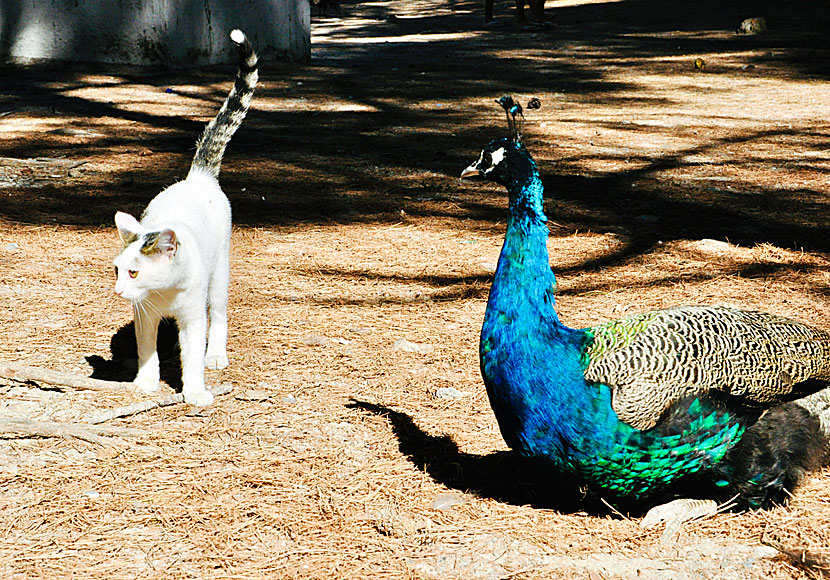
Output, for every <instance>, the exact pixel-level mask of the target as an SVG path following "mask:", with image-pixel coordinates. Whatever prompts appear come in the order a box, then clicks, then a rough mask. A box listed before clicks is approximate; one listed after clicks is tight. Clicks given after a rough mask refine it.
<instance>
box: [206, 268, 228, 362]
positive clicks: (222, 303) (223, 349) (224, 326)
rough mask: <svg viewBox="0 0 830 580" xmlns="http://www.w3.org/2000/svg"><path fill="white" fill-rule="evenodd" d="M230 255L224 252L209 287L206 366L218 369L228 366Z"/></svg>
mask: <svg viewBox="0 0 830 580" xmlns="http://www.w3.org/2000/svg"><path fill="white" fill-rule="evenodd" d="M228 262H229V256H228V254H227V253H223V255H222V257H221V258H219V263H218V264H216V268H215V269H214V270H213V275H212V276H211V280H210V286H209V288H208V299H207V305H208V319H209V323H210V327H209V330H208V342H207V355H206V356H205V368H207V369H210V370H212V371H218V370H221V369H223V368H225V367H226V366H228V364H229V361H228V350H227V349H228V280H229V278H230V267H229V263H228Z"/></svg>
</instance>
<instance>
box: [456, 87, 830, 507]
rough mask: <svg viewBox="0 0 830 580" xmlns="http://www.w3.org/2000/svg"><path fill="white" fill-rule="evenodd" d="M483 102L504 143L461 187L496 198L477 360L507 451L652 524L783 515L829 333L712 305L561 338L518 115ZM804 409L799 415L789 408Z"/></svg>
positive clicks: (819, 394)
mask: <svg viewBox="0 0 830 580" xmlns="http://www.w3.org/2000/svg"><path fill="white" fill-rule="evenodd" d="M497 102H499V104H500V105H501V106H502V107H503V108H504V110H505V111H506V113H507V120H508V125H509V128H510V138H501V139H496V140H494V141H492V142H490V143H489V144H488V145H487V146H486V147H485V148H484V149H483V150H482V151H481V154H480V155H479V157H478V159H477V160H476V161H475V162H473V163H472V164H471V165H470V166H469V167H467V168H466V169H465V170H464V171H463V173H462V174H461V177H462V178H465V177H471V176H482V177H484V178H485V179H487V180H491V181H495V182H497V183H499V184H501V185H503V186H504V187H506V188H507V191H508V194H509V218H508V221H507V231H506V233H505V237H504V245H503V247H502V250H501V254H500V256H499V261H498V266H497V268H496V272H495V276H494V279H493V283H492V287H491V289H490V294H489V298H488V301H487V308H486V312H485V315H484V322H483V325H482V329H481V340H480V347H479V356H480V363H481V374H482V377H483V380H484V384H485V386H486V388H487V394H488V396H489V400H490V404H491V406H492V408H493V412H494V414H495V416H496V419H497V421H498V424H499V428H500V430H501V433H502V436H503V437H504V439H505V442H506V443H507V444H508V445H509V446H510V447H511V448H512V449H514V450H516V451H518V452H520V453H521V454H523V455H524V456H527V457H529V458H532V460H533V461H534V462H535V463H537V464H538V465H540V466H541V467H543V468H544V469H545V470H546V471H547V472H549V473H550V474H552V475H553V476H554V477H556V478H559V479H563V480H566V481H578V482H580V483H581V485H583V486H584V487H585V488H586V489H587V490H589V491H590V492H591V493H593V494H594V495H597V496H599V497H601V498H602V499H604V500H605V501H607V502H609V503H611V504H612V505H614V506H621V507H624V508H629V507H630V506H638V507H637V508H636V509H640V508H642V509H645V508H648V507H652V506H658V505H661V504H663V507H660V508H655V510H654V511H652V512H649V514H647V516H646V520H649V522H650V523H651V522H657V521H662V520H678V519H679V521H683V520H684V519H688V518H687V517H686V514H688V516H689V517H691V516H696V515H699V514H700V506H701V505H703V506H704V509H703V511H704V512H709V511H714V510H715V509H716V508H717V504H718V502H726V501H731V502H732V504H731V505H733V506H734V507H735V508H739V509H755V508H764V507H768V506H770V505H773V504H776V503H783V502H785V501H786V500H787V498H788V496H789V493H790V491H791V490H792V489H794V488H795V487H796V486H797V485H798V483H799V482H800V481H801V479H802V478H803V476H804V474H805V473H806V472H807V471H809V470H810V469H813V468H815V467H818V466H819V464H820V463H821V462H822V461H823V458H824V453H825V450H826V445H827V441H828V439H827V437H826V435H825V430H824V429H823V428H822V425H821V421H820V419H821V420H824V419H826V416H819V415H820V411H826V410H827V407H828V405H827V401H828V400H830V399H828V392H830V389H828V391H822V389H824V388H825V387H827V386H828V384H830V332H827V331H825V330H821V329H817V328H813V327H810V326H807V325H804V324H801V323H799V322H796V321H793V320H789V319H787V318H784V317H781V316H776V315H773V314H766V313H763V312H754V311H746V310H740V309H737V308H731V307H726V306H678V307H674V308H668V309H665V310H657V311H653V312H646V313H643V314H637V315H634V316H630V317H627V318H623V319H620V320H614V321H611V322H606V323H603V324H598V325H596V326H592V327H589V328H579V329H577V328H569V327H568V326H565V325H564V324H563V323H562V322H561V321H560V319H559V317H558V315H557V313H556V308H555V306H556V302H555V300H554V292H555V288H556V280H555V277H554V274H553V272H552V270H551V268H550V265H549V262H548V250H547V238H548V227H547V223H546V222H547V218H546V216H545V212H544V208H543V202H542V199H543V189H544V188H543V185H542V180H541V179H540V176H539V170H538V168H537V166H536V163H535V162H534V160H533V157H532V156H531V155H530V153H529V152H528V150H527V149H526V148H525V147H524V145H523V144H522V125H523V119H524V117H523V110H522V107H521V105H520V104H519V103H518V102H516V101H514V100H513V99H512V98H511V97H510V96H504V97H502V98H501V99H499V100H498V101H497ZM538 106H539V102H538V100H536V99H534V100H533V101H531V102H530V103H529V105H528V107H529V108H537V107H538ZM813 393H815V394H813ZM810 395H812V397H810ZM802 397H808V403H809V402H812V404H813V406H812V407H810V405H809V404H806V405H804V406H802V405H799V404H795V403H794V402H793V401H795V400H796V399H799V398H802ZM805 407H810V408H811V409H812V410H813V411H814V412H811V411H809V410H808V409H807V408H805ZM825 428H826V425H825ZM672 500H675V501H672Z"/></svg>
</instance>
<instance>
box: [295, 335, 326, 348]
mask: <svg viewBox="0 0 830 580" xmlns="http://www.w3.org/2000/svg"><path fill="white" fill-rule="evenodd" d="M301 342H302V343H303V344H304V345H306V346H322V345H324V344H328V343H329V339H328V338H326V337H325V336H320V335H319V334H307V335H305V336H304V337H303V339H302V341H301Z"/></svg>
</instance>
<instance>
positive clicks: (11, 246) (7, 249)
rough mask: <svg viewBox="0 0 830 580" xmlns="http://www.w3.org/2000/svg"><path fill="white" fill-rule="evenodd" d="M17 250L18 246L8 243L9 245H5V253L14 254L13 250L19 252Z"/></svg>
mask: <svg viewBox="0 0 830 580" xmlns="http://www.w3.org/2000/svg"><path fill="white" fill-rule="evenodd" d="M19 249H20V246H18V245H17V244H15V243H14V242H10V243H8V244H6V251H7V252H14V251H15V250H19Z"/></svg>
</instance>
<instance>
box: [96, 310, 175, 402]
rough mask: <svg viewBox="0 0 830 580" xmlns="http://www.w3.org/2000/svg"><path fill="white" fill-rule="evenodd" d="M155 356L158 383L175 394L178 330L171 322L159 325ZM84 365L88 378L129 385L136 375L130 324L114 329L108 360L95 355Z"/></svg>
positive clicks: (136, 368) (134, 349) (168, 319)
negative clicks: (90, 372)
mask: <svg viewBox="0 0 830 580" xmlns="http://www.w3.org/2000/svg"><path fill="white" fill-rule="evenodd" d="M157 344H158V353H159V361H160V365H159V366H160V369H161V380H162V381H164V382H165V383H167V384H168V385H170V386H171V387H172V388H173V389H175V390H177V391H179V390H181V387H182V367H181V353H180V351H179V327H178V326H177V325H176V321H175V320H173V319H172V318H165V319H164V320H162V321H161V324H160V325H159V331H158V343H157ZM86 361H87V362H88V363H89V365H90V366H91V367H92V375H91V376H92V378H93V379H101V380H105V381H132V380H133V379H134V378H135V374H136V372H137V371H138V351H137V349H136V344H135V326H134V323H133V322H130V323H129V324H125V325H124V326H122V327H121V328H119V329H118V332H116V333H115V334H114V335H113V336H112V338H111V339H110V359H109V360H107V359H105V358H104V357H102V356H99V355H97V354H95V355H89V356H87V357H86Z"/></svg>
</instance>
